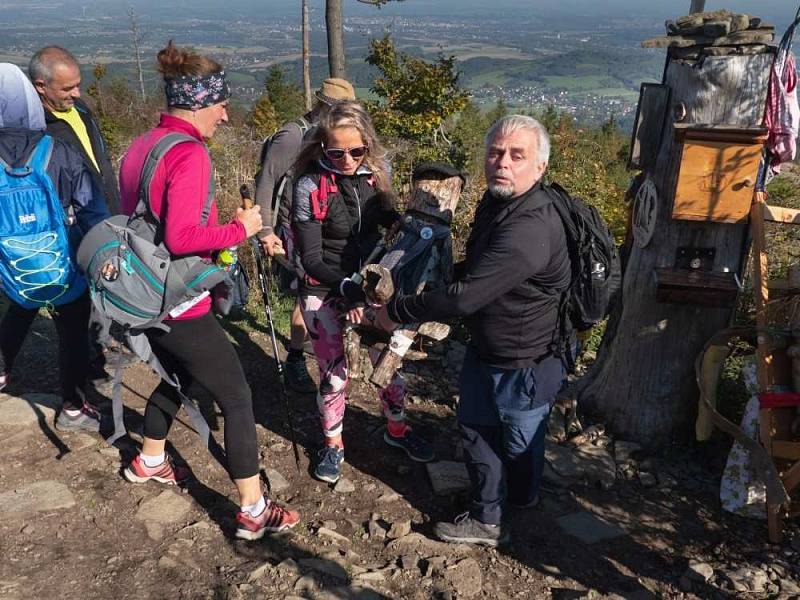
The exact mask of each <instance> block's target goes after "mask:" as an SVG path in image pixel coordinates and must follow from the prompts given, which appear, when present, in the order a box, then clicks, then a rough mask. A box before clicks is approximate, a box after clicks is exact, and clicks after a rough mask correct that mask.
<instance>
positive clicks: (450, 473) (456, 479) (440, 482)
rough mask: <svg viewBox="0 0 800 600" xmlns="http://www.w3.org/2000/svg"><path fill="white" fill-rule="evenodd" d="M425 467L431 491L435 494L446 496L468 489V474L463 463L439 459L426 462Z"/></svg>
mask: <svg viewBox="0 0 800 600" xmlns="http://www.w3.org/2000/svg"><path fill="white" fill-rule="evenodd" d="M425 468H426V469H427V470H428V477H429V478H430V480H431V486H432V487H433V493H434V494H436V495H437V496H447V495H449V494H454V493H458V492H462V491H464V490H468V489H469V486H470V483H469V474H468V473H467V467H466V466H464V463H461V462H455V461H452V460H440V461H438V462H429V463H426V464H425Z"/></svg>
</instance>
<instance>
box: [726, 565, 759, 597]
mask: <svg viewBox="0 0 800 600" xmlns="http://www.w3.org/2000/svg"><path fill="white" fill-rule="evenodd" d="M725 577H727V579H728V581H730V584H731V587H732V588H733V589H734V591H737V592H752V593H757V594H760V593H763V592H764V590H766V588H767V584H769V577H768V576H767V574H766V573H765V572H764V571H762V570H761V569H756V568H755V567H747V566H745V567H740V568H738V569H736V570H735V571H731V572H726V573H725Z"/></svg>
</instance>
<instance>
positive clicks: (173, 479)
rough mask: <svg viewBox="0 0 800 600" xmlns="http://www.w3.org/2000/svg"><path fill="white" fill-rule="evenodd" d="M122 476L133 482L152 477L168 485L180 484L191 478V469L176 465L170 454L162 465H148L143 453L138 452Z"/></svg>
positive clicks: (148, 479) (140, 481)
mask: <svg viewBox="0 0 800 600" xmlns="http://www.w3.org/2000/svg"><path fill="white" fill-rule="evenodd" d="M122 476H123V477H124V478H125V479H127V480H128V481H130V482H131V483H145V482H146V481H150V480H151V479H152V480H154V481H158V482H159V483H166V484H167V485H178V484H179V483H183V482H184V481H186V480H187V479H189V469H187V468H186V467H179V466H177V465H175V464H174V463H173V462H172V457H171V456H170V455H169V454H167V458H166V459H164V462H162V463H161V464H160V465H158V466H155V467H148V466H147V465H146V464H144V461H143V460H142V457H141V455H139V454H137V455H136V457H134V459H133V460H132V461H131V464H129V465H128V466H127V467H125V470H124V471H123V472H122Z"/></svg>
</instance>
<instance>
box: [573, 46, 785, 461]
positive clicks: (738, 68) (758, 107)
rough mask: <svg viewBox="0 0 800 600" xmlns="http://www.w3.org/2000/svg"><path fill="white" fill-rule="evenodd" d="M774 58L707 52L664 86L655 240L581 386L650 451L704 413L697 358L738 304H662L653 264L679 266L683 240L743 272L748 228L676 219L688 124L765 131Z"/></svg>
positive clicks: (584, 401) (588, 401)
mask: <svg viewBox="0 0 800 600" xmlns="http://www.w3.org/2000/svg"><path fill="white" fill-rule="evenodd" d="M772 59H773V55H772V54H756V55H742V56H736V55H732V56H720V57H714V56H706V57H704V59H703V61H702V63H701V64H688V63H687V62H682V61H679V60H670V61H669V62H668V65H667V69H666V72H665V75H664V83H666V84H667V85H669V86H670V88H671V90H672V97H671V100H670V105H671V106H670V110H668V111H667V117H666V123H665V126H664V132H663V135H662V136H661V140H660V145H659V149H658V155H657V156H658V158H657V161H656V165H655V167H654V168H653V171H652V173H650V177H651V178H652V180H653V182H654V183H655V186H656V189H657V191H658V200H657V220H656V228H655V231H654V233H653V237H652V240H651V241H650V243H649V244H648V245H647V246H646V247H644V248H640V247H639V246H638V245H636V244H634V245H633V247H632V249H631V252H630V257H629V259H628V262H627V266H626V270H625V276H624V281H623V289H622V296H621V302H620V304H619V305H618V306H617V307H616V310H615V311H614V314H612V316H611V318H610V319H609V324H608V328H607V331H606V334H605V338H604V340H603V344H602V347H601V349H600V352H599V353H598V354H599V356H598V360H597V361H596V362H595V364H594V365H593V366H592V368H591V369H590V371H589V373H588V374H587V375H586V376H585V377H584V378H583V379H582V380H580V381H579V382H578V383H577V385H576V392H577V394H578V399H579V402H580V403H581V405H582V407H584V408H586V409H588V410H589V411H590V412H593V413H595V414H598V413H599V415H600V416H601V417H602V418H603V419H605V423H606V424H607V426H608V427H609V429H611V430H612V431H614V433H616V434H617V435H620V436H623V437H624V439H630V440H634V441H638V442H640V443H642V444H645V445H647V446H649V447H655V446H658V445H661V444H663V443H664V442H666V441H667V440H669V439H670V437H671V436H673V435H675V434H682V433H686V432H688V431H689V426H690V425H691V420H692V418H693V417H694V415H695V412H696V409H697V395H698V392H697V386H696V384H695V378H694V373H693V363H694V360H695V357H696V356H697V354H698V353H699V352H700V350H701V349H702V347H703V344H704V343H705V342H706V341H707V340H708V339H709V338H710V337H711V336H712V334H714V333H715V332H716V331H718V330H719V329H722V328H724V327H726V326H727V325H728V323H729V320H730V318H731V314H732V310H731V309H727V308H708V307H702V306H698V305H692V304H665V303H658V302H657V301H656V285H655V278H654V269H655V268H657V267H674V266H675V262H676V252H677V249H678V247H680V246H692V247H704V248H708V247H714V248H715V249H716V254H715V257H714V264H713V271H716V272H722V271H725V270H726V268H727V269H728V271H729V272H734V273H737V272H741V267H742V262H743V261H744V256H743V254H744V253H743V248H744V247H745V244H746V236H747V225H746V224H728V223H714V222H703V221H679V220H673V219H671V214H672V205H673V199H674V192H675V187H676V181H677V177H678V173H679V167H680V160H681V144H680V143H679V142H676V140H675V135H674V123H675V113H676V112H678V113H680V112H683V111H682V110H677V111H676V110H673V109H674V108H675V107H678V106H679V104H682V105H683V106H684V107H685V113H686V117H685V118H684V119H683V123H694V124H714V125H719V124H727V125H734V126H739V127H759V126H760V125H761V122H762V117H763V115H764V103H765V99H766V91H767V82H768V78H769V72H770V67H771V64H772Z"/></svg>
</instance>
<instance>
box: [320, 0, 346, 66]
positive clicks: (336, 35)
mask: <svg viewBox="0 0 800 600" xmlns="http://www.w3.org/2000/svg"><path fill="white" fill-rule="evenodd" d="M325 28H326V29H327V30H328V70H329V72H330V75H331V77H339V78H342V79H345V78H347V69H346V67H345V57H344V34H343V32H342V0H325Z"/></svg>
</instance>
